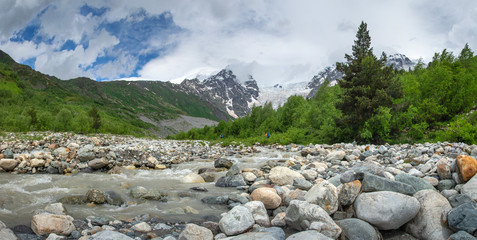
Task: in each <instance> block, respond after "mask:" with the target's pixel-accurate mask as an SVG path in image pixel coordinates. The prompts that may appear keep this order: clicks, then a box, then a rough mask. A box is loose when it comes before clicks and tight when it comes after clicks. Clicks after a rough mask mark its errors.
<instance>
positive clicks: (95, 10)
mask: <svg viewBox="0 0 477 240" xmlns="http://www.w3.org/2000/svg"><path fill="white" fill-rule="evenodd" d="M108 10H109V9H108V8H105V7H102V8H94V7H90V6H88V4H85V5H83V6H82V7H81V8H80V14H81V15H83V16H88V14H90V13H91V14H92V15H93V16H96V17H99V16H102V15H103V14H104V13H106V11H108Z"/></svg>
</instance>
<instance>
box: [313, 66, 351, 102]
mask: <svg viewBox="0 0 477 240" xmlns="http://www.w3.org/2000/svg"><path fill="white" fill-rule="evenodd" d="M342 77H343V73H341V72H339V71H338V70H336V65H333V66H330V67H326V68H325V69H323V70H322V71H321V72H319V73H318V74H317V75H315V76H313V78H312V79H311V81H310V82H309V83H308V84H307V85H306V89H309V93H308V95H307V97H308V98H311V97H313V96H315V94H316V92H317V91H318V89H319V88H320V86H321V84H323V83H324V82H325V80H326V79H328V81H330V85H331V86H334V85H335V84H336V83H337V80H339V79H341V78H342Z"/></svg>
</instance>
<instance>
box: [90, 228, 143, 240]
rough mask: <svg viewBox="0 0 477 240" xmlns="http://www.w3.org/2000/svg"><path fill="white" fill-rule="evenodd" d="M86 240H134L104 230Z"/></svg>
mask: <svg viewBox="0 0 477 240" xmlns="http://www.w3.org/2000/svg"><path fill="white" fill-rule="evenodd" d="M88 240H134V239H132V238H130V237H128V236H127V235H125V234H122V233H119V232H115V231H110V230H104V231H101V232H97V233H95V234H93V236H91V237H89V238H88Z"/></svg>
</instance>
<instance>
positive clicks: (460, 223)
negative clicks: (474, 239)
mask: <svg viewBox="0 0 477 240" xmlns="http://www.w3.org/2000/svg"><path fill="white" fill-rule="evenodd" d="M447 222H448V225H449V227H450V228H451V229H452V230H454V231H459V230H463V231H466V232H468V233H470V234H474V232H476V231H477V203H475V202H470V203H464V204H462V205H460V206H458V207H456V208H453V209H452V210H450V211H449V214H448V215H447Z"/></svg>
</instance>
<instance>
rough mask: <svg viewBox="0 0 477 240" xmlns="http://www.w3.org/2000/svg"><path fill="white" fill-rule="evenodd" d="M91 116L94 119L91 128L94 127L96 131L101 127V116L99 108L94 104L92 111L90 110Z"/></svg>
mask: <svg viewBox="0 0 477 240" xmlns="http://www.w3.org/2000/svg"><path fill="white" fill-rule="evenodd" d="M88 114H89V116H90V117H91V118H92V119H93V123H92V125H91V128H92V129H94V131H96V132H97V131H98V129H99V128H100V127H101V116H100V115H99V112H98V109H97V108H96V106H94V107H93V108H92V109H91V110H90V111H89V113H88Z"/></svg>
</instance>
